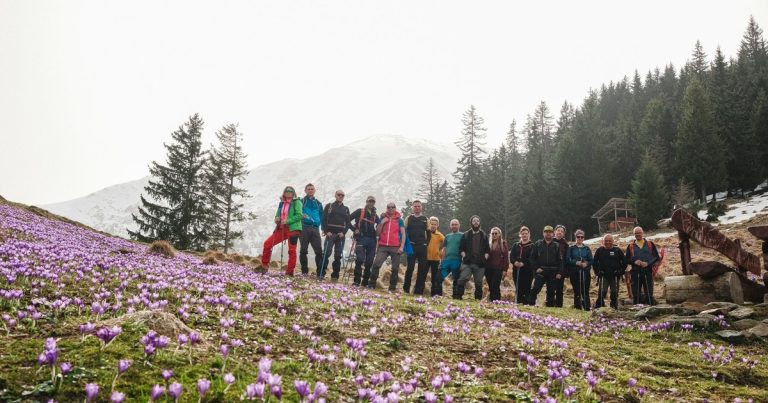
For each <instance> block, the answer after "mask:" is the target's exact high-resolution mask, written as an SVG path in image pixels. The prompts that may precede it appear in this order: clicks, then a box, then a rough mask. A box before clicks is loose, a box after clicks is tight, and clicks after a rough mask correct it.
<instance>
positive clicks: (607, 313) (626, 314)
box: [592, 306, 635, 320]
mask: <svg viewBox="0 0 768 403" xmlns="http://www.w3.org/2000/svg"><path fill="white" fill-rule="evenodd" d="M592 316H602V317H605V318H611V319H626V320H632V319H634V318H635V313H634V312H630V311H619V310H616V309H613V308H610V307H607V306H604V307H601V308H597V309H593V310H592Z"/></svg>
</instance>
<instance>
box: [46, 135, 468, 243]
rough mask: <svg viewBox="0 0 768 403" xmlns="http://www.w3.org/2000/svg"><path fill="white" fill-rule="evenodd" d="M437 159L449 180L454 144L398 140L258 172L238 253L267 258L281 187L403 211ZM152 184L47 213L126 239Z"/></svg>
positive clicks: (379, 139)
mask: <svg viewBox="0 0 768 403" xmlns="http://www.w3.org/2000/svg"><path fill="white" fill-rule="evenodd" d="M430 157H432V158H433V159H434V163H435V167H436V169H437V171H438V173H439V175H440V177H441V178H444V179H446V180H448V181H451V173H452V172H453V171H454V169H455V167H456V161H457V160H458V150H457V148H456V147H455V146H453V145H452V144H439V143H435V142H432V141H428V140H423V139H411V138H406V137H403V136H396V135H378V136H371V137H368V138H366V139H363V140H360V141H356V142H354V143H351V144H348V145H345V146H343V147H337V148H333V149H330V150H328V151H325V152H323V153H322V154H319V155H316V156H313V157H309V158H305V159H285V160H281V161H277V162H272V163H269V164H266V165H262V166H259V167H256V168H254V169H252V170H251V171H250V172H249V174H248V177H247V178H246V180H245V182H244V183H243V185H244V187H245V188H246V189H248V192H249V193H250V195H251V198H250V199H248V200H246V202H245V209H246V211H252V212H254V213H256V214H257V215H258V219H257V220H255V221H252V222H248V223H247V224H245V225H244V227H243V229H244V230H245V235H244V239H243V240H240V241H238V242H237V243H236V244H235V250H236V251H238V252H241V253H246V254H249V255H257V254H259V253H261V244H262V242H263V240H264V239H265V238H266V237H267V236H268V235H269V233H270V232H271V231H272V229H273V227H274V224H273V223H272V217H273V215H274V211H275V208H276V206H277V202H278V198H279V196H280V193H281V192H282V190H283V188H284V187H285V186H287V185H291V186H293V187H295V188H296V191H297V192H298V194H299V195H300V196H303V189H304V185H305V184H307V183H309V182H311V183H313V184H314V185H315V187H316V188H317V194H316V197H317V198H318V199H319V200H320V201H321V202H323V203H324V204H325V203H328V202H330V201H332V200H333V194H334V192H335V191H336V189H343V190H344V192H345V193H346V196H347V198H346V200H345V201H344V203H345V204H346V205H348V206H349V207H350V210H354V209H356V208H358V207H360V206H362V205H363V201H364V200H365V197H366V196H368V195H373V196H375V197H376V200H377V201H378V202H377V207H378V209H379V210H380V211H382V209H383V206H384V205H385V203H386V202H388V201H394V202H395V203H397V205H398V207H401V206H403V205H404V203H405V200H407V199H413V198H415V197H416V193H417V190H418V188H419V185H420V181H421V174H422V172H423V171H424V167H425V165H426V163H427V161H428V159H429V158H430ZM148 181H149V177H148V176H147V177H144V178H141V179H139V180H135V181H131V182H126V183H121V184H118V185H113V186H110V187H107V188H104V189H102V190H99V191H97V192H95V193H92V194H90V195H88V196H85V197H81V198H77V199H74V200H70V201H66V202H61V203H55V204H49V205H45V206H41V207H43V208H45V209H47V210H50V211H51V212H53V213H56V214H59V215H63V216H65V217H68V218H71V219H73V220H76V221H79V222H82V223H84V224H86V225H89V226H91V227H93V228H96V229H98V230H101V231H105V232H108V233H111V234H115V235H118V236H123V237H125V236H127V228H135V224H134V222H133V220H132V218H131V213H134V212H136V211H137V208H138V206H139V203H140V202H139V195H140V194H141V193H142V192H143V191H144V186H146V185H147V183H148Z"/></svg>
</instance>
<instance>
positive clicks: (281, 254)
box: [280, 239, 285, 270]
mask: <svg viewBox="0 0 768 403" xmlns="http://www.w3.org/2000/svg"><path fill="white" fill-rule="evenodd" d="M284 247H285V239H283V241H282V242H280V270H283V248H284Z"/></svg>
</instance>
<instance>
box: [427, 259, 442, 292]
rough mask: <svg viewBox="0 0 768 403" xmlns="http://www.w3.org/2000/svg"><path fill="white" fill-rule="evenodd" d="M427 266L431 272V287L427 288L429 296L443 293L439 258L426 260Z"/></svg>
mask: <svg viewBox="0 0 768 403" xmlns="http://www.w3.org/2000/svg"><path fill="white" fill-rule="evenodd" d="M427 267H428V268H429V272H430V274H432V287H431V288H430V289H429V293H430V295H431V296H433V297H434V296H435V295H443V273H442V270H441V269H440V261H439V260H427Z"/></svg>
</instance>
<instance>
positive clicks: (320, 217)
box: [315, 199, 325, 227]
mask: <svg viewBox="0 0 768 403" xmlns="http://www.w3.org/2000/svg"><path fill="white" fill-rule="evenodd" d="M315 203H316V206H317V216H318V220H319V221H318V222H316V223H315V225H317V226H318V227H319V226H320V224H322V223H323V217H324V216H325V214H323V203H321V202H320V200H317V199H315Z"/></svg>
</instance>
